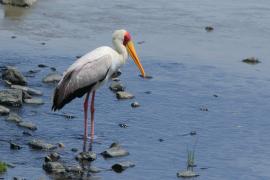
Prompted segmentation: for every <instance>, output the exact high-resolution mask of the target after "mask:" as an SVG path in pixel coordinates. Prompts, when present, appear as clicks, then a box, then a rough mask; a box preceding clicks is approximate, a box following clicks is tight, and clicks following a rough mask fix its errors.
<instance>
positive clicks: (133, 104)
mask: <svg viewBox="0 0 270 180" xmlns="http://www.w3.org/2000/svg"><path fill="white" fill-rule="evenodd" d="M131 107H133V108H136V107H140V104H139V103H138V102H136V101H135V102H133V103H131Z"/></svg>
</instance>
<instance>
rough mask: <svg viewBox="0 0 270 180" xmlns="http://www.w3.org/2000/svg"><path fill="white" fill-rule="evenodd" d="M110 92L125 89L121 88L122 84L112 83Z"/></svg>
mask: <svg viewBox="0 0 270 180" xmlns="http://www.w3.org/2000/svg"><path fill="white" fill-rule="evenodd" d="M110 90H112V91H114V92H118V91H124V90H125V87H124V86H123V84H122V83H120V82H116V81H113V82H112V84H111V85H110Z"/></svg>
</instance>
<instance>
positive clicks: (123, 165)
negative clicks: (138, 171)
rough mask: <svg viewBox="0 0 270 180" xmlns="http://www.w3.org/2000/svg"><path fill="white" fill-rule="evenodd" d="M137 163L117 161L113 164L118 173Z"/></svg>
mask: <svg viewBox="0 0 270 180" xmlns="http://www.w3.org/2000/svg"><path fill="white" fill-rule="evenodd" d="M134 166H135V164H134V163H132V162H130V161H125V162H120V163H116V164H114V165H113V166H112V169H113V170H114V171H115V172H117V173H121V172H122V171H124V170H125V169H127V168H129V167H134Z"/></svg>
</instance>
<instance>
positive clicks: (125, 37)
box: [113, 29, 146, 77]
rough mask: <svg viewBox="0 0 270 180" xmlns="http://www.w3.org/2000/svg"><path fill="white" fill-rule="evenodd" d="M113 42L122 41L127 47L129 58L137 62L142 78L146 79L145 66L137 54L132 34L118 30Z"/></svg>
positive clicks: (114, 34)
mask: <svg viewBox="0 0 270 180" xmlns="http://www.w3.org/2000/svg"><path fill="white" fill-rule="evenodd" d="M113 40H117V41H120V42H121V43H122V44H123V45H124V46H125V48H126V49H127V52H128V54H129V56H130V57H131V58H132V59H133V61H134V62H135V64H136V65H137V67H138V68H139V70H140V72H141V74H142V76H143V77H145V76H146V75H145V72H144V69H143V66H142V64H141V62H140V59H139V57H138V55H137V53H136V50H135V47H134V43H133V42H132V39H131V36H130V33H129V32H128V31H126V30H124V29H121V30H116V31H115V32H114V33H113Z"/></svg>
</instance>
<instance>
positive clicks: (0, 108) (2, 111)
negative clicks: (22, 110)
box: [0, 105, 10, 116]
mask: <svg viewBox="0 0 270 180" xmlns="http://www.w3.org/2000/svg"><path fill="white" fill-rule="evenodd" d="M9 112H10V110H9V109H8V108H6V107H5V106H1V105H0V115H1V116H3V115H8V114H9Z"/></svg>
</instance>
